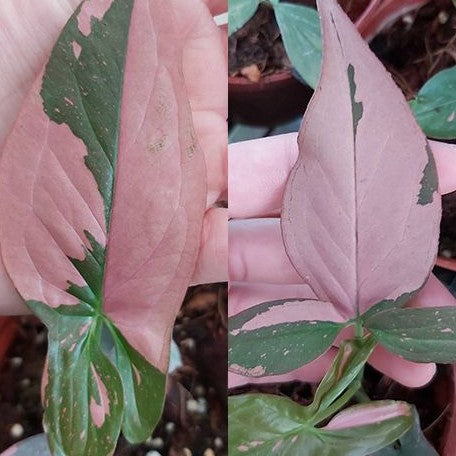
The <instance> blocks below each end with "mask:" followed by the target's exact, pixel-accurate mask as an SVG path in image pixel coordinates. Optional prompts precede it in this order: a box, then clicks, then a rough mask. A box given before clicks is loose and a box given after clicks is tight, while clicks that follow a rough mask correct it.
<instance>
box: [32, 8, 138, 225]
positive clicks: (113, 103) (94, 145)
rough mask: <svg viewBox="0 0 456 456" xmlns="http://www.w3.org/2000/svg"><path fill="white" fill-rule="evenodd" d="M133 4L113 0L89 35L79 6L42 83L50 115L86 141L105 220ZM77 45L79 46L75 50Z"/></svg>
mask: <svg viewBox="0 0 456 456" xmlns="http://www.w3.org/2000/svg"><path fill="white" fill-rule="evenodd" d="M133 4H134V1H133V0H114V1H113V2H112V5H111V7H110V8H109V10H108V11H107V12H106V14H105V15H104V17H103V18H102V19H101V20H98V19H96V18H92V21H91V33H90V35H89V36H85V35H83V34H82V33H81V31H80V30H79V27H78V14H79V12H80V9H81V7H79V8H78V9H77V10H76V12H75V13H74V15H73V16H72V18H71V19H70V20H69V22H68V23H67V25H66V26H65V28H64V29H63V32H62V34H61V35H60V37H59V39H58V42H57V45H56V46H55V47H54V49H53V50H52V53H51V56H50V58H49V61H48V64H47V65H46V70H45V74H44V78H43V85H42V89H41V97H42V98H43V103H44V110H45V112H46V114H47V115H48V116H49V118H50V119H51V120H53V121H54V122H56V123H58V124H62V123H64V124H67V125H68V126H69V128H70V129H71V131H72V132H73V134H74V135H75V136H77V137H78V138H80V139H81V140H82V141H83V142H84V143H85V145H86V146H87V151H88V154H87V156H86V157H85V163H86V165H87V167H88V168H89V169H90V171H91V172H92V174H93V176H94V178H95V180H96V182H97V185H98V190H99V191H100V194H101V195H102V197H103V201H104V205H105V217H106V226H109V219H110V214H111V205H112V196H113V186H114V174H115V168H116V164H117V146H118V138H119V126H120V106H121V100H122V87H123V76H124V67H125V55H126V49H127V43H128V34H129V29H130V21H131V13H132V9H133ZM75 45H76V46H79V48H80V53H79V55H77V54H78V53H76V52H75V48H74V46H75Z"/></svg>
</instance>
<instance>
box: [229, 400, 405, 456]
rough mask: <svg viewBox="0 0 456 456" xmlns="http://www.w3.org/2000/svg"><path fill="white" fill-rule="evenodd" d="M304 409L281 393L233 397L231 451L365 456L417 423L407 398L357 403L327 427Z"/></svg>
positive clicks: (319, 455)
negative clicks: (311, 421) (310, 419)
mask: <svg viewBox="0 0 456 456" xmlns="http://www.w3.org/2000/svg"><path fill="white" fill-rule="evenodd" d="M304 410H305V409H304V407H302V406H301V405H299V404H296V403H295V402H293V401H291V400H290V399H288V398H283V397H278V396H272V395H264V394H248V395H243V396H233V397H230V398H229V426H230V436H229V447H230V454H232V455H233V456H235V455H249V456H251V455H255V456H256V455H258V456H260V455H261V456H262V455H266V454H268V455H269V454H271V455H272V454H276V453H277V454H281V455H290V456H292V455H298V454H299V455H306V456H322V455H324V456H365V455H368V454H370V453H372V452H374V451H377V450H379V449H381V448H383V447H384V446H386V445H389V444H390V443H392V442H394V441H395V440H397V439H398V438H400V437H401V436H402V435H403V434H404V433H405V432H407V431H408V430H409V429H410V428H411V425H412V417H411V411H410V407H409V406H408V404H405V403H403V402H393V401H382V402H374V403H371V404H366V405H360V406H354V407H351V408H349V409H346V410H345V411H343V412H341V413H340V414H339V415H336V416H335V417H334V418H333V420H332V421H331V422H330V423H329V424H328V426H326V427H325V428H316V427H313V426H311V425H309V423H307V422H306V421H305V415H304V414H303V411H304Z"/></svg>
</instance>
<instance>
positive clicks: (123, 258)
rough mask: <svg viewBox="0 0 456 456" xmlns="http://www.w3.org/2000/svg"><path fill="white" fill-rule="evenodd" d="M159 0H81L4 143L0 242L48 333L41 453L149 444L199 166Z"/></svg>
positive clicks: (196, 207)
mask: <svg viewBox="0 0 456 456" xmlns="http://www.w3.org/2000/svg"><path fill="white" fill-rule="evenodd" d="M172 17H173V14H172V10H171V6H170V5H169V2H167V1H166V0H141V1H134V0H91V1H85V2H82V4H81V5H80V6H79V7H78V8H77V10H76V12H75V13H74V15H73V16H72V17H71V19H70V20H69V21H68V23H67V24H66V26H65V28H64V30H63V31H62V33H61V35H60V37H59V38H58V41H57V43H56V45H55V46H54V48H53V50H52V53H51V55H50V58H49V61H48V62H47V65H46V67H45V69H44V70H43V72H42V73H41V74H40V75H39V77H38V78H37V80H36V82H35V84H34V86H33V88H32V90H31V93H30V95H29V96H28V98H27V99H26V102H25V103H24V106H23V109H22V111H21V113H20V115H19V117H18V119H17V121H16V124H15V127H14V129H13V131H12V133H11V135H10V136H9V138H8V139H7V141H6V144H5V147H4V150H3V154H2V160H1V164H0V194H1V196H0V208H1V209H0V212H1V214H2V223H1V224H0V225H1V226H0V243H1V248H2V255H3V260H4V263H5V266H6V269H7V271H8V274H9V276H10V277H11V279H12V280H13V282H14V285H15V286H16V288H17V289H18V291H19V293H20V294H21V295H22V297H23V298H24V300H25V301H26V303H27V305H28V306H29V308H30V309H31V310H32V311H33V312H34V313H35V314H36V315H37V316H38V317H39V318H40V319H41V320H42V321H43V322H44V323H45V324H46V326H47V327H48V329H49V351H48V361H47V365H46V370H45V378H46V380H45V383H46V384H45V388H44V397H43V403H44V407H45V412H44V427H45V430H46V432H47V436H48V441H49V447H50V449H51V452H52V454H54V455H72V456H78V455H81V456H82V455H84V456H87V455H97V456H101V455H109V454H112V453H113V451H114V448H115V446H116V442H117V439H118V436H119V433H120V431H121V430H122V432H123V434H124V435H125V437H126V438H127V439H128V440H129V441H130V442H141V441H143V440H145V439H146V438H147V437H149V436H150V434H151V432H152V430H153V429H154V427H155V426H156V424H157V422H158V420H159V418H160V415H161V411H162V407H163V401H164V394H165V383H166V372H167V368H168V360H169V351H170V338H171V333H172V327H173V323H174V319H175V316H176V313H177V311H178V309H179V307H180V304H181V301H182V299H183V296H184V294H185V291H186V288H187V286H188V284H189V282H190V279H191V275H192V273H193V270H194V267H195V263H196V258H197V253H198V249H199V242H200V231H201V225H202V218H203V213H204V209H205V200H206V188H205V179H206V173H205V165H204V158H203V155H202V154H201V153H200V151H199V149H198V147H197V146H196V144H195V139H194V134H193V128H192V122H191V115H190V108H189V103H188V100H187V98H186V91H185V86H184V82H183V78H182V71H181V56H180V50H179V47H178V46H176V43H175V39H172V38H173V37H175V36H176V35H177V32H176V30H174V29H173V22H172Z"/></svg>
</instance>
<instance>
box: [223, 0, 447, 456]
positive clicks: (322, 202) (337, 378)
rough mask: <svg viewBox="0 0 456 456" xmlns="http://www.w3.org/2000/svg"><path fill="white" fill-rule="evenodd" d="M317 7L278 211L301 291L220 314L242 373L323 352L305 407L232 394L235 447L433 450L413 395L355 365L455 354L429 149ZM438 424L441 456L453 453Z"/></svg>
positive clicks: (371, 67)
mask: <svg viewBox="0 0 456 456" xmlns="http://www.w3.org/2000/svg"><path fill="white" fill-rule="evenodd" d="M318 3H319V9H320V13H321V16H322V24H323V38H324V41H323V42H324V50H323V67H322V75H321V79H320V82H319V85H318V87H317V90H316V92H315V95H314V97H313V98H312V101H311V102H310V105H309V108H308V110H307V113H306V115H305V117H304V120H303V123H302V127H301V130H300V134H299V138H298V145H299V151H300V155H299V158H298V161H297V162H296V165H295V166H294V168H293V170H292V172H291V174H290V176H289V178H288V183H287V187H286V190H285V195H284V199H283V206H282V216H281V225H282V235H283V242H284V246H285V250H286V252H287V254H288V257H289V259H290V261H291V263H292V264H293V266H294V268H295V269H296V271H297V273H298V274H299V276H300V277H301V278H302V281H303V283H306V284H308V285H309V287H310V292H309V294H308V295H306V296H289V297H286V296H283V299H279V300H274V301H268V302H263V303H260V304H257V305H255V306H253V307H251V306H247V308H245V309H244V310H243V311H241V312H240V313H237V314H235V315H233V316H232V317H230V323H229V330H230V335H229V338H230V345H229V357H230V370H231V371H232V372H235V373H237V374H240V375H243V376H244V377H245V378H249V377H251V378H259V377H267V376H270V375H284V374H286V373H288V372H291V371H295V370H296V369H298V368H301V366H303V365H306V364H309V363H312V362H317V361H318V360H319V359H320V360H323V361H322V364H323V365H324V366H326V373H325V375H324V377H323V380H322V381H321V382H320V384H319V386H318V388H317V389H316V390H314V394H313V398H312V401H311V402H310V403H309V404H306V405H301V404H297V403H295V402H293V401H291V400H289V399H286V398H283V397H279V396H274V395H264V394H263V395H262V394H246V395H240V396H233V397H232V398H230V417H229V420H230V421H229V426H230V436H231V437H230V438H231V440H230V448H231V454H233V455H242V454H247V455H248V454H252V455H257V454H272V453H274V454H279V455H280V454H302V455H306V456H312V455H321V454H327V455H337V456H338V455H341V456H342V455H343V456H347V455H350V456H354V455H356V456H364V455H366V456H367V455H370V454H377V453H376V452H377V451H379V452H380V453H378V454H379V455H380V454H396V453H394V451H396V450H395V449H394V447H390V445H392V444H394V442H396V441H400V445H401V447H402V451H405V452H406V451H412V450H411V448H414V449H415V451H418V449H419V450H420V451H421V453H420V454H425V455H436V454H437V453H436V450H435V449H433V448H432V447H431V446H430V445H429V443H428V442H427V441H426V439H425V438H424V437H423V435H422V433H421V430H420V428H419V424H418V423H419V420H418V417H417V414H416V411H415V409H414V408H413V407H412V406H411V405H410V404H407V403H406V402H404V401H391V400H389V401H372V400H371V399H370V398H369V397H368V396H367V395H366V394H364V390H363V388H362V385H363V381H364V380H363V379H364V372H365V365H366V363H367V362H368V361H371V362H373V361H374V358H375V357H376V356H378V354H379V352H380V351H383V353H384V352H385V350H386V352H388V353H390V355H389V356H390V359H391V360H393V361H394V357H393V355H396V356H398V357H399V358H397V359H400V360H402V361H401V362H400V363H394V362H392V363H391V364H392V366H390V367H391V369H393V370H394V369H407V368H408V367H412V366H421V365H422V363H424V364H423V366H432V364H431V363H447V364H452V363H454V362H455V361H456V349H455V346H456V336H455V332H456V307H455V302H456V301H455V299H454V298H453V297H452V296H451V295H450V294H449V293H448V292H447V291H446V290H445V288H444V287H443V285H440V288H439V285H438V284H437V283H436V279H434V278H433V277H432V276H430V271H431V269H432V267H433V265H434V262H435V257H436V252H437V245H438V235H439V222H440V216H441V197H440V194H439V192H438V180H437V170H436V165H435V161H434V157H433V154H432V151H431V147H430V146H429V143H428V141H427V139H426V137H425V136H424V135H423V133H422V131H421V129H420V128H419V127H418V125H417V124H416V122H415V120H414V118H413V115H412V113H411V112H410V109H409V107H408V106H407V102H406V100H405V99H404V97H403V95H402V93H401V92H400V90H399V88H398V87H397V86H396V85H395V84H394V82H393V81H392V80H391V77H390V76H389V75H388V74H387V73H386V71H385V69H384V67H383V66H382V65H381V64H380V63H379V62H378V60H377V59H376V57H375V56H374V55H373V54H372V52H371V51H370V50H369V48H368V47H367V45H366V44H365V42H364V41H363V39H362V38H361V37H360V35H359V34H358V33H357V31H356V29H355V27H354V26H353V24H352V23H351V22H350V20H349V19H348V18H347V16H346V15H345V14H344V13H343V11H342V10H341V9H340V7H339V6H337V4H336V2H335V0H330V1H329V0H320V1H319V2H318ZM316 360H317V361H316ZM404 360H405V361H404ZM401 363H402V367H401ZM407 363H408V364H407ZM311 370H312V369H311V368H309V371H308V372H309V373H310V372H311ZM304 380H305V379H304ZM453 392H454V391H453V389H452V390H451V392H450V393H451V394H453ZM449 426H452V424H451V422H450V424H449ZM448 429H449V427H447V429H446V431H445V432H444V439H445V441H444V442H443V445H442V448H439V450H440V451H441V452H442V453H441V454H443V455H444V456H452V455H453V454H454V446H452V445H454V443H452V439H453V438H454V437H453V436H452V435H451V434H449V431H448ZM407 446H408V448H407ZM385 451H386V453H383V452H385ZM388 451H389V452H388ZM391 451H393V453H391ZM452 451H453V452H452ZM400 454H402V453H400ZM404 454H406V453H404Z"/></svg>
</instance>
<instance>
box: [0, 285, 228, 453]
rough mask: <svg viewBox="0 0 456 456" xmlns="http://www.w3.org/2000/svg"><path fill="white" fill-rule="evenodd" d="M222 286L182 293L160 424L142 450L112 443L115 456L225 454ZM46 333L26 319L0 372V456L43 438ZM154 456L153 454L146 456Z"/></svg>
mask: <svg viewBox="0 0 456 456" xmlns="http://www.w3.org/2000/svg"><path fill="white" fill-rule="evenodd" d="M226 309H227V298H226V285H225V284H214V285H200V286H197V287H193V288H190V289H189V291H188V293H187V296H186V298H185V300H184V303H183V306H182V309H181V311H180V313H179V315H178V318H177V320H176V324H175V327H174V340H175V341H176V342H177V344H178V346H179V348H180V351H181V355H182V361H183V365H182V367H181V368H179V369H177V370H176V371H174V372H173V374H172V375H171V376H170V378H169V381H168V392H167V398H166V406H165V411H164V414H163V418H162V421H161V423H160V425H159V426H158V427H157V429H156V431H155V432H154V434H153V436H152V437H151V438H150V439H149V440H148V442H147V443H146V444H143V445H130V444H128V443H127V442H126V441H125V440H124V439H123V438H121V439H120V441H119V445H118V448H117V450H116V452H115V455H116V456H143V455H146V454H147V453H148V452H150V451H151V450H154V451H156V452H157V453H158V454H159V455H162V456H166V455H168V456H192V455H193V456H214V455H217V456H219V455H220V456H223V455H226V454H227V444H226V442H227V400H226V388H227V386H226V365H227V333H226ZM46 351H47V332H46V329H45V328H44V327H43V325H42V324H41V323H40V322H39V321H38V320H37V319H36V318H34V317H24V318H22V324H21V325H20V331H19V334H18V336H17V338H16V340H15V342H14V343H13V345H12V346H11V348H10V350H9V352H8V354H7V357H6V358H5V360H4V362H3V364H2V365H1V366H0V453H1V452H2V451H3V450H5V449H6V448H8V447H9V446H11V445H12V444H14V443H16V442H18V441H20V440H22V439H24V438H26V437H29V436H32V435H36V434H39V433H41V432H43V428H42V424H41V419H42V414H43V410H42V407H41V403H40V382H41V374H42V370H43V366H44V359H45V356H46ZM154 454H155V455H156V456H158V455H157V454H156V453H154Z"/></svg>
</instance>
